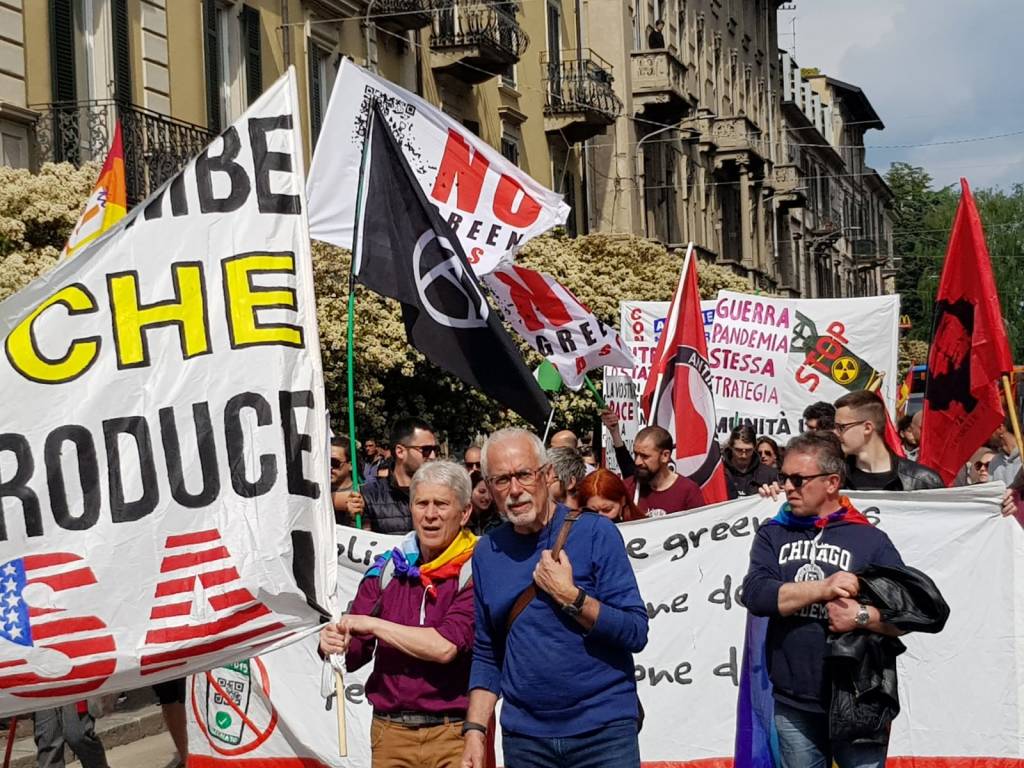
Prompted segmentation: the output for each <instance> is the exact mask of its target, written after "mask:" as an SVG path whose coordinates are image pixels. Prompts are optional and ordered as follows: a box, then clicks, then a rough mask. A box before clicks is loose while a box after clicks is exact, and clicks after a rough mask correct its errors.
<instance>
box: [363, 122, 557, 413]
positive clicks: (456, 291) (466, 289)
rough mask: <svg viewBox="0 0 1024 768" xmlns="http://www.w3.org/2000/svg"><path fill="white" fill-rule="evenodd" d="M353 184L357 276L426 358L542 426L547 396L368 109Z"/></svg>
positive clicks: (387, 134)
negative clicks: (396, 305) (357, 184)
mask: <svg viewBox="0 0 1024 768" xmlns="http://www.w3.org/2000/svg"><path fill="white" fill-rule="evenodd" d="M361 185H362V196H363V199H362V201H361V211H362V216H361V220H360V221H357V222H356V243H357V246H356V249H355V253H354V254H353V264H352V267H353V271H354V275H355V279H356V280H358V281H359V282H360V283H362V284H363V285H365V286H366V287H367V288H369V289H370V290H372V291H374V292H376V293H379V294H381V295H383V296H388V297H390V298H392V299H396V300H397V301H399V302H401V304H402V319H403V320H404V321H405V332H406V335H407V337H408V339H409V343H410V344H412V346H414V347H415V348H416V349H418V350H419V351H420V352H422V353H423V354H424V355H426V357H427V359H428V360H430V361H431V362H432V363H434V364H435V365H437V366H438V367H440V368H443V369H444V370H446V371H448V372H449V373H451V374H453V375H455V376H457V377H459V378H460V379H462V381H464V382H466V383H467V384H469V385H470V386H472V387H475V388H477V389H480V390H481V391H483V392H484V393H486V394H487V395H489V396H491V397H493V398H494V399H495V400H497V401H498V402H500V403H502V404H503V405H505V406H507V407H509V408H511V409H512V410H514V411H515V412H516V413H518V414H519V415H520V416H522V417H523V418H524V419H526V420H527V421H528V422H530V423H531V424H533V425H534V426H535V427H537V428H538V429H542V428H543V427H544V423H545V421H546V420H547V417H548V413H549V412H550V410H551V406H550V404H549V403H548V399H547V398H546V397H545V396H544V393H543V392H542V391H541V389H540V387H539V386H538V385H537V381H536V380H535V379H534V378H533V376H532V374H531V373H530V370H529V369H528V368H527V367H526V364H525V363H524V362H523V359H522V357H521V356H520V355H519V351H518V349H517V348H516V346H515V344H514V343H513V341H512V339H511V337H510V336H509V335H508V334H507V333H506V332H505V329H504V328H503V327H502V325H501V322H500V320H499V319H498V316H497V315H496V314H495V313H494V312H493V311H492V310H491V308H490V305H488V303H487V300H486V299H485V298H484V295H483V292H482V290H481V289H480V284H479V283H478V282H477V279H476V277H475V275H474V274H473V271H472V269H470V266H469V263H468V262H467V261H466V255H465V253H464V252H463V250H462V247H461V246H460V245H459V242H458V240H456V239H455V237H454V236H453V235H452V232H451V229H450V228H449V226H448V224H447V223H446V222H445V221H444V219H442V218H441V217H440V215H438V213H437V210H436V209H435V208H434V207H433V206H432V205H431V204H430V203H429V202H428V201H427V198H426V196H425V195H424V193H423V190H422V189H421V188H420V186H419V184H418V182H417V181H416V177H415V176H414V174H413V172H412V169H411V168H410V167H409V163H408V162H407V161H406V159H405V157H404V156H403V155H402V152H401V150H400V149H399V147H398V144H397V143H396V142H395V139H394V136H393V135H392V134H391V130H390V129H389V127H388V124H387V121H386V119H385V118H384V117H383V116H382V114H381V112H380V111H379V110H378V109H377V108H376V107H375V108H374V110H373V114H372V117H371V126H370V131H369V137H368V140H367V146H366V149H365V157H364V165H363V175H362V179H361Z"/></svg>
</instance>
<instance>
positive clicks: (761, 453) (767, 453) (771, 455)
mask: <svg viewBox="0 0 1024 768" xmlns="http://www.w3.org/2000/svg"><path fill="white" fill-rule="evenodd" d="M757 455H758V456H766V457H768V458H769V459H774V458H775V451H772V450H766V451H758V452H757Z"/></svg>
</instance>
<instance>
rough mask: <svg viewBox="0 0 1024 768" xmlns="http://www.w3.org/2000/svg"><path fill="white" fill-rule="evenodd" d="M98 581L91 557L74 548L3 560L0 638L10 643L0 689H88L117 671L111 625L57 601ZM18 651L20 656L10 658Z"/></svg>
mask: <svg viewBox="0 0 1024 768" xmlns="http://www.w3.org/2000/svg"><path fill="white" fill-rule="evenodd" d="M97 583H98V582H97V580H96V576H95V575H94V574H93V572H92V569H91V568H89V566H88V565H87V564H86V563H85V561H84V560H83V559H82V558H81V557H79V556H78V555H74V554H71V553H69V552H51V553H48V554H36V555H26V556H24V557H20V558H17V559H14V560H9V561H7V562H6V563H3V564H2V565H0V637H2V638H3V639H4V640H6V641H7V643H8V644H7V645H5V646H4V649H5V651H6V652H0V690H3V691H5V692H7V693H10V694H12V695H14V696H18V697H21V698H48V697H56V696H67V695H72V694H84V693H88V692H90V691H94V690H96V689H97V688H99V687H100V686H101V685H103V683H104V682H105V681H106V680H107V678H108V677H110V675H111V674H113V672H114V668H115V666H116V664H117V661H116V658H115V654H116V652H117V646H116V644H115V643H114V636H113V634H112V633H111V631H110V630H109V629H108V628H107V625H106V624H105V623H104V622H103V621H101V620H100V619H99V618H97V617H96V616H74V615H69V614H68V612H67V611H66V609H64V608H60V607H58V606H57V605H54V603H58V602H59V601H60V597H61V596H62V593H67V592H70V591H73V590H77V589H83V588H86V587H91V586H94V585H96V584H97ZM26 592H28V595H26ZM47 592H49V593H50V594H49V596H48V594H47ZM34 603H35V604H34ZM10 644H13V645H14V646H16V647H15V648H13V649H12V648H11V645H10ZM29 649H32V650H29ZM12 650H13V651H14V653H16V654H17V658H13V659H12V658H9V655H10V653H11V651H12ZM30 669H32V670H36V671H29V670H30ZM44 672H52V674H50V675H46V674H44Z"/></svg>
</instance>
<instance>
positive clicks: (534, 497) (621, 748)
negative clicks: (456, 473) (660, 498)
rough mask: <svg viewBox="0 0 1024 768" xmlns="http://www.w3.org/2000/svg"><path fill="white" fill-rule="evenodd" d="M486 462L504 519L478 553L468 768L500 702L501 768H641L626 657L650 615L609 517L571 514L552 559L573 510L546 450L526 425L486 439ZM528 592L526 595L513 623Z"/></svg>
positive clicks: (476, 766)
mask: <svg viewBox="0 0 1024 768" xmlns="http://www.w3.org/2000/svg"><path fill="white" fill-rule="evenodd" d="M482 461H483V472H484V476H485V477H486V478H487V482H488V484H489V486H490V488H491V494H492V495H493V497H494V500H495V502H497V505H498V510H499V511H500V512H501V513H502V515H503V516H505V517H506V518H507V520H508V522H507V523H505V524H504V525H502V526H500V527H498V528H496V529H494V530H493V531H491V532H489V533H488V534H486V535H485V536H483V537H482V538H481V539H480V541H479V542H478V543H477V546H476V549H475V550H474V553H473V587H474V599H475V604H476V635H475V639H474V646H473V666H472V671H471V673H470V680H469V688H470V691H469V710H468V711H467V713H466V722H465V724H464V726H463V732H464V735H465V750H464V752H463V758H462V765H463V767H464V768H484V765H485V762H484V759H485V758H484V751H485V750H484V744H485V740H486V736H487V723H488V722H489V720H490V718H491V716H492V714H493V712H494V705H495V703H496V702H497V699H498V696H499V695H500V696H502V697H503V698H504V704H503V707H502V710H501V728H502V748H503V752H504V756H505V765H508V766H530V767H531V768H548V767H550V768H574V766H587V768H604V767H605V766H607V768H639V765H640V750H639V745H638V741H637V717H638V714H639V712H638V707H637V696H636V682H635V679H634V667H633V654H634V653H638V652H639V651H641V650H643V648H644V646H645V645H646V644H647V621H648V619H647V611H646V608H645V606H644V603H643V601H642V600H641V598H640V592H639V590H638V589H637V585H636V578H635V577H634V575H633V570H632V568H630V565H629V560H628V557H627V556H626V550H625V547H624V546H623V543H622V536H621V535H620V534H619V532H618V530H617V529H616V527H615V525H614V524H613V523H612V521H611V520H609V519H608V518H605V517H602V516H600V515H597V514H594V513H592V512H584V513H576V512H573V513H572V514H573V515H576V514H579V515H580V516H579V519H578V520H577V521H576V522H574V523H572V524H571V527H570V528H569V536H568V539H566V541H565V548H564V549H563V550H562V552H561V553H560V554H559V555H558V556H554V555H553V554H552V547H553V545H554V542H555V540H556V539H557V537H558V534H559V530H560V529H561V528H562V525H563V522H564V521H565V520H566V516H567V515H568V514H569V510H568V509H567V508H566V507H565V506H563V505H560V504H559V505H556V504H555V502H554V500H553V499H552V498H551V497H550V496H549V492H548V481H549V480H550V479H551V474H552V473H551V467H550V464H549V463H548V459H547V456H546V455H545V451H544V445H543V443H541V441H540V440H539V439H537V436H536V435H533V434H531V433H529V432H526V431H524V430H521V429H505V430H501V431H499V432H496V433H494V434H493V435H491V436H490V438H488V440H487V442H486V443H484V447H483V456H482ZM530 588H533V589H534V590H535V592H534V593H532V599H530V600H529V602H528V603H526V602H525V598H524V601H523V602H524V604H525V606H526V607H525V608H524V609H523V610H522V612H521V613H519V614H518V616H516V617H515V618H513V619H512V620H511V622H510V615H512V611H513V606H514V605H515V604H516V603H517V600H518V598H519V597H520V595H523V594H524V591H526V590H528V589H530ZM527 595H528V596H531V593H530V592H527Z"/></svg>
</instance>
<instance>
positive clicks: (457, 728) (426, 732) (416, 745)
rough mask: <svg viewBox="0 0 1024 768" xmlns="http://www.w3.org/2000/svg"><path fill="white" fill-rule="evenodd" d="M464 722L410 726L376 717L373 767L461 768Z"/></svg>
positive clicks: (372, 732)
mask: <svg viewBox="0 0 1024 768" xmlns="http://www.w3.org/2000/svg"><path fill="white" fill-rule="evenodd" d="M462 747H463V740H462V721H461V720H460V721H458V722H453V723H447V724H446V725H435V726H433V727H431V728H408V727H406V726H404V725H400V724H399V723H392V722H390V721H388V720H382V719H380V718H376V717H375V718H373V723H372V724H371V725H370V749H371V751H372V753H373V768H459V766H460V765H461V764H462Z"/></svg>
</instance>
